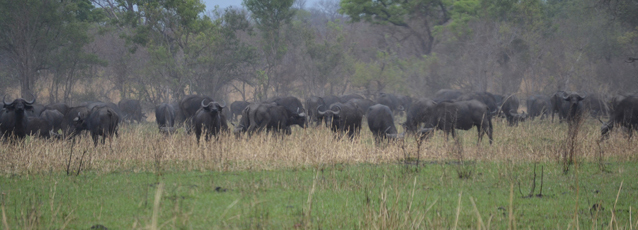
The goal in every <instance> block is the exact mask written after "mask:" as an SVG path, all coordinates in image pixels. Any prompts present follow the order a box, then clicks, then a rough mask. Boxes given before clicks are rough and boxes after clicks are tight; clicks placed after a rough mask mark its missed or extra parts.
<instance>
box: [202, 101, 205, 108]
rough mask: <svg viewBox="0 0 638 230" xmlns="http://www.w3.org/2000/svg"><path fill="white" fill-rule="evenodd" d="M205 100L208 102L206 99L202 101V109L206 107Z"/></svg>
mask: <svg viewBox="0 0 638 230" xmlns="http://www.w3.org/2000/svg"><path fill="white" fill-rule="evenodd" d="M205 100H206V99H203V100H202V107H206V105H204V101H205Z"/></svg>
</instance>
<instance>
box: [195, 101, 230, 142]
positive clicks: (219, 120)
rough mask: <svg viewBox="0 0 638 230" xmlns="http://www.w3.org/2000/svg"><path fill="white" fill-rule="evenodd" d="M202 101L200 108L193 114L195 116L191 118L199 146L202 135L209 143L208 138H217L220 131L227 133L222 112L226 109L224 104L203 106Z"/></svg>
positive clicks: (211, 103)
mask: <svg viewBox="0 0 638 230" xmlns="http://www.w3.org/2000/svg"><path fill="white" fill-rule="evenodd" d="M204 101H205V100H202V102H201V108H200V109H199V110H197V112H195V116H194V117H193V124H194V126H195V138H196V139H197V144H199V138H200V137H201V135H202V134H204V138H205V139H206V141H209V140H210V136H215V137H217V135H219V134H220V133H221V132H222V131H223V132H227V131H228V123H227V122H226V116H225V115H224V114H223V112H222V110H223V109H224V108H226V103H224V105H220V104H219V103H217V102H209V103H208V104H204Z"/></svg>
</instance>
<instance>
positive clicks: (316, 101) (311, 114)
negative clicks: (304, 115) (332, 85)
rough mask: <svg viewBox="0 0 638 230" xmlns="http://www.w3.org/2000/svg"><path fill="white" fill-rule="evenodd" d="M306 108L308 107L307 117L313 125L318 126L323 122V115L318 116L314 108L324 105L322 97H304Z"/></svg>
mask: <svg viewBox="0 0 638 230" xmlns="http://www.w3.org/2000/svg"><path fill="white" fill-rule="evenodd" d="M305 106H306V108H308V119H309V122H311V123H314V124H315V126H318V125H320V124H321V122H323V117H322V116H319V114H318V113H317V111H316V110H315V108H320V107H325V103H324V102H323V98H321V97H317V96H311V97H309V98H306V104H305Z"/></svg>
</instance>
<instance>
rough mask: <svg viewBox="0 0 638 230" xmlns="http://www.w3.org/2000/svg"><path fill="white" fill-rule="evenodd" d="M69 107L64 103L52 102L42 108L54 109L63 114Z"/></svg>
mask: <svg viewBox="0 0 638 230" xmlns="http://www.w3.org/2000/svg"><path fill="white" fill-rule="evenodd" d="M70 108H71V107H69V105H67V104H64V103H54V104H48V105H47V106H45V107H44V110H50V109H54V110H57V111H59V112H60V113H61V114H63V115H64V114H66V112H67V111H69V109H70Z"/></svg>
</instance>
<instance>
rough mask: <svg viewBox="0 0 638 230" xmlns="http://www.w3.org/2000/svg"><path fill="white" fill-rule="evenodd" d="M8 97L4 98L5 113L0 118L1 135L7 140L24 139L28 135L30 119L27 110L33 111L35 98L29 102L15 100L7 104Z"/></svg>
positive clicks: (19, 99)
mask: <svg viewBox="0 0 638 230" xmlns="http://www.w3.org/2000/svg"><path fill="white" fill-rule="evenodd" d="M6 97H7V96H6V95H5V96H4V97H3V98H2V103H3V107H2V109H3V110H4V113H2V117H0V134H1V135H2V136H3V137H5V138H10V137H14V138H18V139H24V137H25V136H26V135H27V134H28V133H27V131H28V130H27V128H28V127H29V119H28V117H27V110H31V109H33V103H35V96H33V100H31V101H27V100H24V99H22V98H18V99H15V100H13V102H11V103H7V101H6V100H5V99H6Z"/></svg>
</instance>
